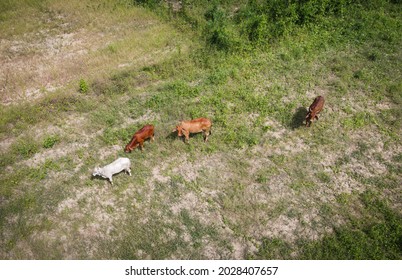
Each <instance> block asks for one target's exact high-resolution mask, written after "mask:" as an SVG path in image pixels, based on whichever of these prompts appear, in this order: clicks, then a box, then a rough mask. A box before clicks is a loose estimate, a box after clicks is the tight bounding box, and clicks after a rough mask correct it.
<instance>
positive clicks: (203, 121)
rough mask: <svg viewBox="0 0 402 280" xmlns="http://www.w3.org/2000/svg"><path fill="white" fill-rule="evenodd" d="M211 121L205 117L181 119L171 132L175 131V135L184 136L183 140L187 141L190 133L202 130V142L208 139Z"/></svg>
mask: <svg viewBox="0 0 402 280" xmlns="http://www.w3.org/2000/svg"><path fill="white" fill-rule="evenodd" d="M211 126H212V122H211V121H210V120H209V119H207V118H198V119H194V120H190V121H182V122H181V123H180V124H179V125H177V126H176V129H175V130H173V132H175V131H177V136H179V137H181V136H183V135H184V136H185V142H188V140H189V137H190V133H199V132H202V133H203V135H204V142H206V141H208V136H209V135H210V134H211Z"/></svg>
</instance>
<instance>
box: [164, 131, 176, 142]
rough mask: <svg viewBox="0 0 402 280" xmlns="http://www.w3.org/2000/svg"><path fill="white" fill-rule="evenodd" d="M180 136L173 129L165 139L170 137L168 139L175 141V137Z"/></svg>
mask: <svg viewBox="0 0 402 280" xmlns="http://www.w3.org/2000/svg"><path fill="white" fill-rule="evenodd" d="M177 138H178V136H177V132H176V131H171V132H170V133H169V134H168V135H166V137H165V139H168V140H171V141H173V140H175V139H177Z"/></svg>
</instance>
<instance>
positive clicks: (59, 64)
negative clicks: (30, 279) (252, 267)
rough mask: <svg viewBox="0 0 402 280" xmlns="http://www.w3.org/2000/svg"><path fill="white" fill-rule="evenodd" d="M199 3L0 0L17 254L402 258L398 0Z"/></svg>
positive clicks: (2, 203)
mask: <svg viewBox="0 0 402 280" xmlns="http://www.w3.org/2000/svg"><path fill="white" fill-rule="evenodd" d="M199 2H203V1H190V0H189V1H181V4H180V3H179V2H177V1H157V0H154V1H129V0H102V1H97V2H96V4H95V3H94V1H89V0H80V1H78V0H71V1H59V0H43V1H40V0H24V1H16V0H8V1H2V2H1V3H0V42H1V44H0V65H1V68H0V70H1V71H0V97H1V105H0V153H1V156H0V236H1V239H0V259H401V258H402V245H401V244H402V176H401V168H402V145H401V132H402V131H401V130H402V125H401V120H402V73H401V72H402V16H401V15H402V13H401V11H402V5H401V3H400V1H379V0H372V1H357V3H351V2H352V1H341V0H339V1H333V3H335V2H336V3H338V4H339V5H338V6H336V5H335V4H334V5H335V6H329V5H330V4H327V3H329V2H327V1H324V0H322V1H316V3H320V5H321V6H320V7H324V8H322V9H319V8H317V7H318V6H314V4H311V3H313V2H314V1H304V2H305V3H307V4H306V5H305V6H303V5H301V4H300V5H299V6H297V5H296V4H294V3H296V2H297V1H288V2H289V3H290V4H291V3H293V4H292V5H289V6H288V8H284V9H283V10H280V9H279V8H278V9H277V10H276V11H275V7H276V6H275V5H276V4H278V5H279V3H284V2H285V1H282V2H281V1H240V0H239V1H232V2H231V1H215V2H214V3H215V4H214V3H210V2H209V1H208V3H204V4H203V3H199ZM205 2H206V1H205ZM301 2H303V1H301ZM304 2H303V3H304ZM264 3H265V4H264ZM267 3H271V4H267ZM310 4H311V5H310ZM308 5H310V6H308ZM325 5H327V6H325ZM278 7H280V6H278ZM313 8H314V9H313ZM312 11H313V12H312ZM274 15H275V16H276V17H277V18H275V21H274V22H272V19H273V18H274ZM296 15H297V16H296ZM22 18H24V19H25V20H21V19H22ZM317 95H323V96H324V97H325V99H326V103H325V106H324V110H323V112H322V113H321V114H320V119H319V120H318V121H317V122H314V123H313V125H312V126H311V127H310V128H306V127H304V125H303V120H304V117H305V115H306V113H307V109H306V108H307V107H308V106H309V105H310V104H311V102H312V101H313V99H314V97H315V96H317ZM196 117H208V118H210V119H211V120H212V122H213V128H212V135H211V136H210V137H209V142H208V143H204V142H203V141H202V135H199V134H197V135H193V137H191V138H190V141H189V144H185V143H184V142H183V141H182V140H181V139H179V138H177V135H175V134H173V133H172V130H173V128H174V127H175V125H176V124H177V123H178V122H179V121H180V120H184V119H191V118H196ZM148 123H151V124H154V125H155V129H156V135H155V142H153V143H149V142H146V143H145V150H144V152H140V151H139V150H135V151H133V152H132V153H130V154H125V153H124V151H123V148H124V146H125V145H126V144H127V143H128V141H129V140H130V139H131V136H132V134H133V133H134V132H135V131H137V130H138V129H140V128H141V127H142V126H143V125H145V124H148ZM119 156H125V157H129V158H130V159H131V162H132V173H133V176H131V177H129V176H127V175H126V174H124V173H121V174H118V175H115V176H114V177H113V181H114V186H111V185H110V184H109V182H108V181H107V180H103V179H101V178H99V177H95V178H93V177H92V176H91V174H92V171H93V169H94V168H95V166H98V165H99V166H103V165H106V164H108V163H110V162H111V161H113V160H114V159H116V158H117V157H119Z"/></svg>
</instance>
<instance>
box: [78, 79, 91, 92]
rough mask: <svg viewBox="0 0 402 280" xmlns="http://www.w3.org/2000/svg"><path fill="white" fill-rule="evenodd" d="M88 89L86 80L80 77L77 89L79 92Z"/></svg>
mask: <svg viewBox="0 0 402 280" xmlns="http://www.w3.org/2000/svg"><path fill="white" fill-rule="evenodd" d="M88 89H89V87H88V84H87V82H86V81H85V80H84V79H81V80H80V82H79V91H80V92H81V93H87V92H88Z"/></svg>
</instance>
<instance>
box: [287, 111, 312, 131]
mask: <svg viewBox="0 0 402 280" xmlns="http://www.w3.org/2000/svg"><path fill="white" fill-rule="evenodd" d="M307 113H308V111H307V109H306V108H305V107H299V108H298V109H297V110H296V113H294V114H293V117H292V120H291V122H290V128H291V129H297V128H299V127H300V126H303V125H304V121H305V120H306V115H307Z"/></svg>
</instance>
